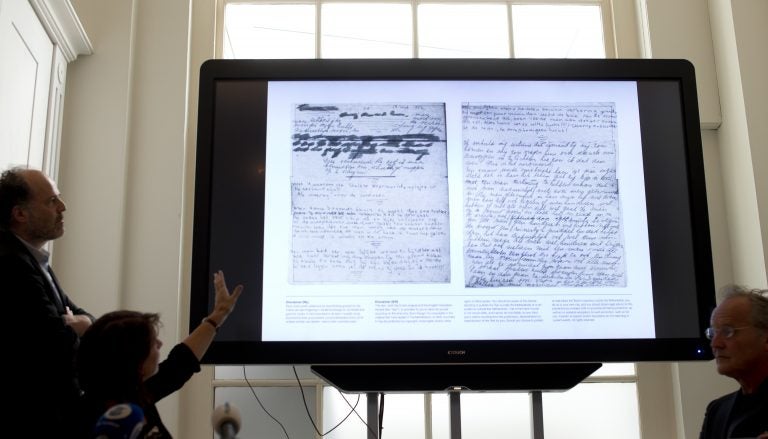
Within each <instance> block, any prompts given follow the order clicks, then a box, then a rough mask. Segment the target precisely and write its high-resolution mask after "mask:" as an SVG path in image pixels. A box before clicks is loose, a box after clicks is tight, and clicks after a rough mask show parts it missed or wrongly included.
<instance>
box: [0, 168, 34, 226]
mask: <svg viewBox="0 0 768 439" xmlns="http://www.w3.org/2000/svg"><path fill="white" fill-rule="evenodd" d="M26 170H27V169H26V168H23V167H14V168H10V169H8V170H6V171H3V174H2V175H0V230H8V228H9V227H10V226H11V212H12V211H13V208H14V207H15V206H19V205H24V204H26V203H27V202H28V201H29V199H30V197H31V196H32V190H31V189H30V187H29V184H28V183H27V180H26V179H25V178H24V176H23V175H22V173H23V172H24V171H26Z"/></svg>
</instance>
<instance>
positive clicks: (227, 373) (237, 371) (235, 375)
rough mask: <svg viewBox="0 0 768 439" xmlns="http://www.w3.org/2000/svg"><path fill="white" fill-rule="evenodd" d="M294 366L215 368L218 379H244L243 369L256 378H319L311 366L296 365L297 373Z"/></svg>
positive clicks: (251, 378)
mask: <svg viewBox="0 0 768 439" xmlns="http://www.w3.org/2000/svg"><path fill="white" fill-rule="evenodd" d="M293 367H294V366H216V367H215V368H214V373H215V377H216V379H217V380H242V379H243V369H245V373H247V374H248V379H249V380H251V381H255V380H289V381H291V380H293V381H295V380H296V375H299V379H301V380H311V379H315V380H316V379H318V378H317V375H315V374H314V373H312V371H311V370H310V369H309V366H295V367H296V374H294V373H293Z"/></svg>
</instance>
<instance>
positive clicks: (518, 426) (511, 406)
mask: <svg viewBox="0 0 768 439" xmlns="http://www.w3.org/2000/svg"><path fill="white" fill-rule="evenodd" d="M459 401H460V405H461V435H462V437H468V438H494V437H510V438H518V437H519V438H530V437H531V407H530V396H529V395H528V394H527V393H462V394H461V395H460V398H459ZM449 427H450V398H449V397H448V394H446V393H438V394H434V395H432V437H433V438H434V439H449V438H450V437H451V436H450V428H449ZM574 437H578V436H574Z"/></svg>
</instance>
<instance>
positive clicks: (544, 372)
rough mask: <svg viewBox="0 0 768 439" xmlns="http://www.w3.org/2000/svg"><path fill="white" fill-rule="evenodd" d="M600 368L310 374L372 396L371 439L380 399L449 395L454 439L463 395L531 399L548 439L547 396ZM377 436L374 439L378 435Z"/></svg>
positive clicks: (330, 369)
mask: <svg viewBox="0 0 768 439" xmlns="http://www.w3.org/2000/svg"><path fill="white" fill-rule="evenodd" d="M600 366H602V364H601V363H562V364H558V363H552V364H550V363H545V364H482V365H475V364H471V365H456V364H448V365H332V366H312V367H311V368H310V369H311V370H312V372H313V373H314V374H316V375H318V376H319V377H321V378H323V379H324V380H325V381H327V382H328V383H329V384H331V385H333V386H334V387H336V388H338V389H339V390H341V391H344V392H355V393H367V398H368V416H367V418H368V419H367V422H368V427H369V428H368V439H377V435H378V431H379V416H378V415H379V414H378V405H377V403H378V398H377V394H378V393H386V392H446V391H447V392H448V393H449V399H450V437H451V439H461V392H467V391H493V392H520V391H527V392H529V393H530V395H531V409H532V410H531V426H532V432H531V437H532V439H544V413H543V405H542V395H541V393H542V391H565V390H568V389H570V388H572V387H573V386H575V385H576V384H578V383H580V382H581V381H583V380H584V378H586V377H588V376H589V375H591V374H592V373H593V372H594V371H596V370H597V369H599V368H600ZM374 432H375V433H374Z"/></svg>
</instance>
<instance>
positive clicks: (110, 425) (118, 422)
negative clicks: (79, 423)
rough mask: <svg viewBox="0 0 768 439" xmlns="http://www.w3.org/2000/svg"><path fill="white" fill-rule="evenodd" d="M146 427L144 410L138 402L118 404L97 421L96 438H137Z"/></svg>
mask: <svg viewBox="0 0 768 439" xmlns="http://www.w3.org/2000/svg"><path fill="white" fill-rule="evenodd" d="M142 428H144V410H142V409H141V407H139V406H138V405H136V404H117V405H114V406H112V407H110V408H109V410H107V411H106V412H104V414H103V415H101V417H100V418H99V420H98V422H96V426H95V427H94V438H96V439H137V438H138V437H139V434H141V429H142Z"/></svg>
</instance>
